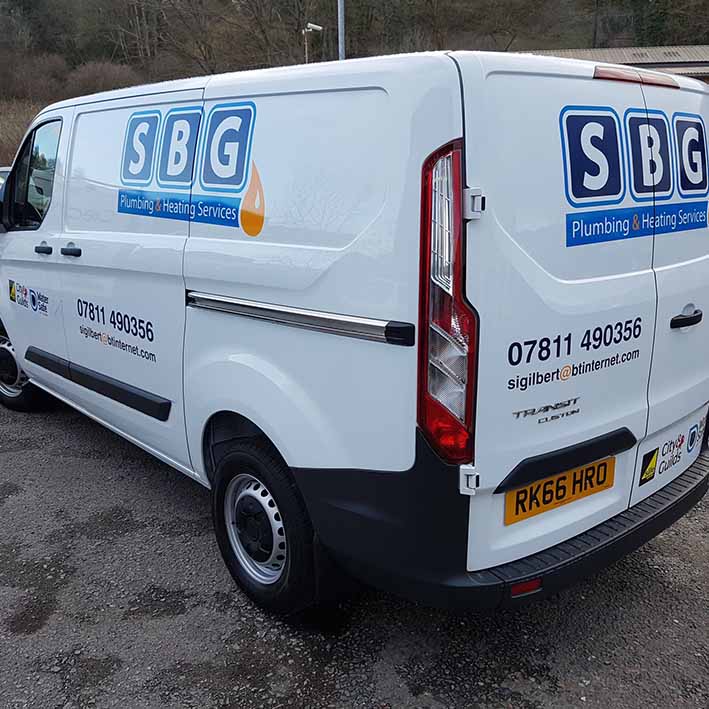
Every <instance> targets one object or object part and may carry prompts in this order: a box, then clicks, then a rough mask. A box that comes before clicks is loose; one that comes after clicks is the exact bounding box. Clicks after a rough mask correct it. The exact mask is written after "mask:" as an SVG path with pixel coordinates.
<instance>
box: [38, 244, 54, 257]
mask: <svg viewBox="0 0 709 709" xmlns="http://www.w3.org/2000/svg"><path fill="white" fill-rule="evenodd" d="M34 252H35V253H36V254H46V255H47V256H49V255H50V254H51V253H52V247H51V246H49V245H48V244H47V242H46V241H43V242H42V243H41V244H37V246H35V247H34Z"/></svg>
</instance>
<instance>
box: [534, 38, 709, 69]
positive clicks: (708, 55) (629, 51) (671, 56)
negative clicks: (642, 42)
mask: <svg viewBox="0 0 709 709" xmlns="http://www.w3.org/2000/svg"><path fill="white" fill-rule="evenodd" d="M530 53H531V54H543V55H548V56H553V57H564V58H567V59H587V60H589V61H595V62H608V63H609V64H629V65H631V66H644V67H647V68H648V69H650V68H652V69H662V70H663V71H667V72H672V73H675V74H683V75H684V76H706V75H707V73H709V44H694V45H687V46H684V47H682V46H668V47H609V48H604V49H540V50H532V51H531V52H530Z"/></svg>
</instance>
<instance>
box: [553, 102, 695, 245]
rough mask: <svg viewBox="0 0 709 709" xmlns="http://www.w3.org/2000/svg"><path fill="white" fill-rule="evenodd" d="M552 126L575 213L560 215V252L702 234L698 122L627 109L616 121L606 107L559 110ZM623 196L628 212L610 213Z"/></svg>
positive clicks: (682, 115) (691, 117) (623, 209)
mask: <svg viewBox="0 0 709 709" xmlns="http://www.w3.org/2000/svg"><path fill="white" fill-rule="evenodd" d="M559 125H560V130H561V146H562V156H563V167H564V184H565V189H566V199H567V201H568V202H569V204H570V205H571V206H572V207H574V209H575V211H573V212H571V213H569V214H567V215H566V245H567V246H582V245H587V244H597V243H601V242H606V241H618V240H623V239H632V238H636V237H641V236H652V235H653V234H671V233H677V232H681V231H687V230H691V229H702V228H706V226H707V207H708V203H707V201H706V200H705V199H701V198H704V197H706V196H707V194H709V177H708V176H707V147H706V130H705V126H704V121H703V119H702V117H701V116H699V115H696V114H691V113H679V112H678V113H675V114H674V115H673V116H672V120H671V121H670V120H669V119H668V117H667V116H666V115H665V113H663V112H662V111H658V110H655V109H647V110H646V109H645V108H630V109H628V110H627V111H626V112H625V115H624V117H623V120H622V121H621V119H620V117H619V115H618V114H617V113H616V111H614V110H613V109H612V108H610V107H606V106H566V107H564V108H563V109H562V110H561V113H560V115H559ZM628 192H629V193H630V197H631V198H632V201H633V203H634V206H631V207H613V206H612V205H619V204H620V203H621V202H623V201H624V200H626V194H627V193H628ZM673 200H674V201H673ZM678 200H679V201H678ZM588 208H590V209H588ZM577 210H584V211H577Z"/></svg>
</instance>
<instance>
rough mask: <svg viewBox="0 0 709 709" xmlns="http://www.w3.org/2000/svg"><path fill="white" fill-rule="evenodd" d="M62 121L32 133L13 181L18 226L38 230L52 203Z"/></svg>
mask: <svg viewBox="0 0 709 709" xmlns="http://www.w3.org/2000/svg"><path fill="white" fill-rule="evenodd" d="M60 133H61V121H51V122H50V123H45V124H43V125H41V126H39V128H36V129H35V130H34V131H33V132H32V134H31V135H29V136H28V138H27V140H26V141H25V144H24V145H23V146H22V151H21V153H20V155H19V156H18V158H17V163H16V165H17V168H16V170H15V175H14V178H13V180H12V194H11V195H10V219H11V221H12V224H13V226H14V227H15V228H16V229H37V228H38V227H39V225H40V224H41V223H42V221H43V220H44V217H45V215H46V214H47V211H48V210H49V205H50V204H51V202H52V189H53V187H54V170H55V168H56V163H57V151H58V149H59V135H60Z"/></svg>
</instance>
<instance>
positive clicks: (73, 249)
mask: <svg viewBox="0 0 709 709" xmlns="http://www.w3.org/2000/svg"><path fill="white" fill-rule="evenodd" d="M61 253H62V256H74V257H76V258H78V257H79V256H81V249H80V248H79V247H78V246H74V244H72V243H69V244H67V245H66V246H62V248H61Z"/></svg>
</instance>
